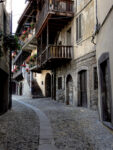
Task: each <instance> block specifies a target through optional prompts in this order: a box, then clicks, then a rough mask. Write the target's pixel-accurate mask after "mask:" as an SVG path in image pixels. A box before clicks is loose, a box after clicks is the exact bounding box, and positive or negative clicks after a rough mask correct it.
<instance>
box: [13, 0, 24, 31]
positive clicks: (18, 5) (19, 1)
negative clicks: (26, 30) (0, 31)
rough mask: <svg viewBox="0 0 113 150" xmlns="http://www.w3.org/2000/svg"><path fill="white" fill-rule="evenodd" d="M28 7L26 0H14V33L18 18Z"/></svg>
mask: <svg viewBox="0 0 113 150" xmlns="http://www.w3.org/2000/svg"><path fill="white" fill-rule="evenodd" d="M25 7H26V4H25V0H12V10H13V33H15V31H16V28H17V23H18V20H19V18H20V16H21V14H22V13H23V11H24V9H25Z"/></svg>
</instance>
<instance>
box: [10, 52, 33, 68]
mask: <svg viewBox="0 0 113 150" xmlns="http://www.w3.org/2000/svg"><path fill="white" fill-rule="evenodd" d="M29 55H30V52H26V51H22V50H21V51H20V52H19V53H18V54H17V56H16V58H15V59H14V61H13V65H18V66H20V65H22V63H23V62H24V61H25V60H26V58H27V57H28V56H29Z"/></svg>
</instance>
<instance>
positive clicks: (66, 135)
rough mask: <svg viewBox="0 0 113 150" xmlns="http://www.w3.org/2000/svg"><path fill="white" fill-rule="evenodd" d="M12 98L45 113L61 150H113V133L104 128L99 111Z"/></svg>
mask: <svg viewBox="0 0 113 150" xmlns="http://www.w3.org/2000/svg"><path fill="white" fill-rule="evenodd" d="M13 98H14V99H18V100H21V101H22V102H24V103H27V104H30V105H32V106H34V107H35V108H38V109H39V110H40V111H41V112H43V113H45V115H46V116H47V118H48V119H49V121H50V125H51V127H52V131H53V137H54V142H55V146H56V147H57V148H58V149H59V150H113V132H112V131H111V130H109V129H108V128H106V127H105V126H103V125H102V123H101V122H100V121H99V118H98V113H97V112H96V111H92V110H89V109H86V108H80V107H79V108H78V107H73V106H66V105H65V104H61V103H58V102H56V101H53V100H51V99H49V98H43V99H27V98H25V97H19V96H14V97H13ZM22 150H23V149H22ZM44 150H47V149H44Z"/></svg>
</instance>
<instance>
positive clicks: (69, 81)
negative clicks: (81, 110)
mask: <svg viewBox="0 0 113 150" xmlns="http://www.w3.org/2000/svg"><path fill="white" fill-rule="evenodd" d="M66 93H67V98H66V99H67V100H66V104H67V105H72V104H73V80H72V77H71V75H68V76H67V81H66Z"/></svg>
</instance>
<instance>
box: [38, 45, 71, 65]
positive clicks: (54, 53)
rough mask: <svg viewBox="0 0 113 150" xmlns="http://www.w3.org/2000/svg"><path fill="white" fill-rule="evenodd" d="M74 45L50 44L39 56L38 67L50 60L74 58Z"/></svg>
mask: <svg viewBox="0 0 113 150" xmlns="http://www.w3.org/2000/svg"><path fill="white" fill-rule="evenodd" d="M72 52H73V47H72V46H48V48H46V49H45V50H44V51H43V52H42V54H41V55H40V56H39V57H38V58H37V64H38V67H40V66H41V65H43V64H45V63H46V62H48V61H49V60H55V59H60V60H61V59H69V60H70V59H72V57H73V55H72Z"/></svg>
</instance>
